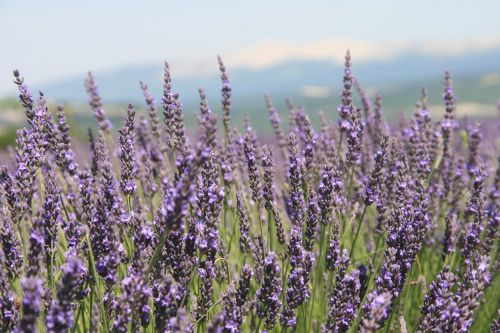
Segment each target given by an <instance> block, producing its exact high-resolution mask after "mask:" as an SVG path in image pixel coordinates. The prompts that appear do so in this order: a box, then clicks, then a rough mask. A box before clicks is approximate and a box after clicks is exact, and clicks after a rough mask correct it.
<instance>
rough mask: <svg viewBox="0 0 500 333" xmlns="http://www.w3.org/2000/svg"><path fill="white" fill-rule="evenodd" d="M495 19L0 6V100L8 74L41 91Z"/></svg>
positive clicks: (270, 7)
mask: <svg viewBox="0 0 500 333" xmlns="http://www.w3.org/2000/svg"><path fill="white" fill-rule="evenodd" d="M499 19H500V1H498V0H491V1H486V0H482V1H481V0H476V1H457V0H455V1H452V0H446V1H445V0H441V1H440V0H434V1H422V0H421V1H402V0H399V1H398V0H379V1H326V0H325V1H296V0H288V1H270V0H267V1H265V0H253V1H229V0H213V1H201V0H200V1H124V0H121V1H117V0H116V1H115V0H113V1H109V0H108V1H103V0H101V1H98V0H92V1H78V2H77V1H63V0H60V1H54V0H47V1H36V0H23V1H13V0H10V1H9V0H0V37H1V41H2V48H1V55H0V95H4V94H5V93H8V92H9V91H12V84H11V82H12V76H11V70H12V69H13V68H19V69H20V70H21V72H22V73H23V75H24V76H25V77H26V78H27V82H28V83H30V82H31V83H39V82H44V81H47V80H53V79H57V78H61V77H64V76H67V75H75V74H76V75H79V74H82V75H83V73H85V71H86V70H88V69H92V70H95V71H99V70H105V69H108V68H113V67H120V66H123V65H128V64H142V63H151V62H161V61H162V60H163V59H173V60H175V59H180V60H190V59H205V58H214V57H215V55H216V54H219V53H220V54H222V55H224V54H228V53H234V52H236V51H238V50H241V49H245V48H248V47H251V46H252V45H258V44H259V43H263V42H273V41H280V42H284V43H291V44H294V43H296V44H298V45H307V43H315V42H318V41H325V40H330V39H344V40H347V41H350V40H353V41H359V40H362V41H369V42H373V43H379V44H382V45H384V44H385V43H389V44H388V45H392V44H390V43H391V42H394V41H398V42H405V43H409V44H412V45H418V44H421V43H425V42H426V41H427V40H434V41H436V40H437V41H448V40H453V41H461V40H465V39H469V40H474V39H476V38H481V37H484V36H497V37H500V25H499V22H500V21H499ZM347 44H349V43H348V42H347ZM342 45H344V44H342ZM254 51H255V48H254ZM262 52H263V54H262V55H261V56H262V57H264V58H265V57H266V54H265V52H266V49H265V48H263V50H262ZM242 57H243V58H244V54H243V55H239V63H244V61H242V60H241V58H242ZM249 57H250V55H249ZM249 61H251V59H249Z"/></svg>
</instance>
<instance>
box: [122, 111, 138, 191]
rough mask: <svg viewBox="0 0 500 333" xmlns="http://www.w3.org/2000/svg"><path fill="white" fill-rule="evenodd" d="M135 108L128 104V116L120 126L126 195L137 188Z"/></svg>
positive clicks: (123, 183) (123, 180) (123, 187)
mask: <svg viewBox="0 0 500 333" xmlns="http://www.w3.org/2000/svg"><path fill="white" fill-rule="evenodd" d="M134 126H135V110H134V108H133V107H132V105H130V104H129V105H128V109H127V116H126V118H125V120H124V123H123V126H122V128H120V130H119V132H120V163H121V169H120V170H121V181H120V188H121V190H122V192H123V193H124V194H125V195H132V194H134V193H135V191H136V190H137V185H136V183H135V176H136V173H137V169H136V160H135V135H134Z"/></svg>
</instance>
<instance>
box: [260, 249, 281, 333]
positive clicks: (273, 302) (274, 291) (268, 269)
mask: <svg viewBox="0 0 500 333" xmlns="http://www.w3.org/2000/svg"><path fill="white" fill-rule="evenodd" d="M263 270H264V277H263V278H264V280H263V281H262V285H261V287H260V289H259V290H258V291H257V293H256V295H255V297H256V299H257V301H258V304H257V315H258V316H259V317H260V318H263V319H264V326H265V328H266V330H270V329H272V328H273V327H274V325H275V323H276V318H277V316H278V312H279V310H280V308H281V300H280V294H281V269H280V266H279V265H278V264H277V263H276V255H275V254H274V252H269V254H268V255H267V257H266V259H265V260H264V267H263Z"/></svg>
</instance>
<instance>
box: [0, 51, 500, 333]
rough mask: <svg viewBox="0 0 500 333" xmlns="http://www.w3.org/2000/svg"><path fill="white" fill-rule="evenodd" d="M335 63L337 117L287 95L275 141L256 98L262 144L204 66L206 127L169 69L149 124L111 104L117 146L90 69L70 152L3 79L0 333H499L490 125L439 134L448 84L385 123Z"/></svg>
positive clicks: (449, 128)
mask: <svg viewBox="0 0 500 333" xmlns="http://www.w3.org/2000/svg"><path fill="white" fill-rule="evenodd" d="M345 60H346V61H345V71H344V77H343V92H342V96H341V97H342V98H341V105H340V106H339V108H338V113H339V118H338V119H339V120H338V123H337V124H335V123H332V122H330V121H328V120H326V117H324V116H322V117H321V128H320V129H319V130H316V129H315V128H314V127H313V126H312V124H311V121H310V120H309V117H308V115H307V114H306V112H305V109H304V107H302V106H300V107H296V106H294V105H293V103H292V102H291V101H288V106H289V115H290V126H289V130H288V134H286V132H285V129H283V128H282V125H281V119H280V115H279V113H278V111H277V109H276V108H275V107H274V105H273V103H272V101H271V99H270V98H269V97H267V96H266V98H265V101H266V104H267V106H268V108H269V118H270V122H271V125H272V128H273V130H274V133H275V136H276V139H275V141H274V143H275V144H272V145H262V144H261V143H260V142H259V140H260V139H261V138H259V137H258V136H257V134H256V132H255V131H254V129H252V127H251V125H250V120H248V119H247V120H246V122H245V128H244V131H243V133H242V132H240V131H238V130H237V128H236V127H234V126H233V124H232V123H231V92H232V87H231V83H230V80H229V76H228V74H227V72H226V69H225V67H224V65H223V63H222V61H221V59H220V58H219V67H220V71H221V79H222V88H221V94H222V101H221V102H222V112H223V114H222V124H223V126H222V127H221V128H222V130H223V134H219V133H218V126H217V117H216V116H215V114H214V112H213V111H212V109H211V107H210V105H209V103H208V101H207V96H206V94H205V92H204V91H203V90H201V89H200V91H199V93H200V115H199V118H198V119H199V127H198V129H197V131H196V136H195V140H192V141H194V142H190V140H189V139H190V138H192V136H188V135H187V131H186V128H185V126H184V120H183V119H184V115H183V106H182V103H181V101H180V97H179V95H178V94H177V93H176V92H175V91H174V90H173V89H174V87H173V85H172V82H171V78H170V70H169V66H168V64H165V75H164V91H163V96H162V98H161V103H160V104H161V108H162V109H163V122H162V121H161V116H160V114H159V112H158V106H157V104H156V102H155V98H154V97H153V95H152V94H151V93H150V92H149V90H148V86H147V85H146V84H145V83H142V82H141V84H140V87H141V89H142V91H143V93H144V98H145V105H146V111H147V112H146V113H145V114H144V115H140V116H139V119H138V120H137V119H136V114H137V113H136V111H135V108H134V107H133V106H132V105H129V106H128V108H127V111H126V113H125V115H124V117H123V124H122V126H121V128H120V129H119V130H118V135H119V139H118V140H117V142H115V141H113V140H112V135H113V133H114V132H113V131H112V125H111V122H110V121H109V119H108V118H107V117H106V113H105V110H104V106H103V102H102V99H101V96H100V95H99V91H98V87H97V85H96V82H95V80H94V78H93V76H92V74H90V73H89V75H88V77H87V79H86V81H85V87H86V90H87V92H88V94H89V98H90V106H91V108H92V110H93V112H94V114H95V117H96V119H97V123H98V130H97V132H95V131H93V130H89V147H90V156H89V158H85V157H83V156H82V157H81V158H78V159H77V158H76V155H75V153H74V151H73V147H72V142H71V138H70V135H69V126H68V124H67V122H66V118H65V113H64V109H63V107H62V106H59V107H58V108H57V112H56V113H55V114H54V115H53V114H52V113H51V112H50V111H49V108H48V106H47V103H46V99H45V96H44V95H43V94H41V93H40V95H39V96H38V97H36V98H35V97H33V96H32V94H31V93H30V90H29V89H28V87H27V86H26V85H25V83H24V80H23V78H22V77H21V76H20V74H19V72H17V71H15V72H14V75H15V81H14V82H15V84H16V85H17V86H18V88H19V92H20V95H19V98H20V101H21V104H22V106H23V108H24V110H25V113H26V118H27V126H26V127H25V128H23V129H20V130H19V131H18V132H17V145H16V147H15V150H13V151H12V159H11V165H8V166H3V167H1V169H0V200H1V210H0V219H1V224H0V325H1V329H0V330H1V331H2V332H3V331H14V332H35V331H47V332H87V331H89V332H97V331H99V332H101V331H102V332H110V331H112V332H138V331H144V332H193V331H196V332H205V331H207V332H240V331H244V332H259V331H262V332H264V331H265V332H270V331H273V332H286V331H288V332H312V331H314V332H318V331H323V332H348V331H349V332H358V331H360V332H375V331H376V330H378V329H382V328H385V329H386V331H394V332H397V331H399V332H407V331H416V332H467V331H469V330H471V329H474V330H476V331H477V332H485V331H487V330H489V329H490V327H491V330H492V331H493V332H498V331H499V325H498V322H499V318H498V314H496V310H497V307H498V303H497V301H498V298H499V297H500V294H499V290H500V289H499V288H500V283H499V279H498V271H499V266H498V258H497V255H498V243H499V242H498V239H499V238H498V224H499V221H500V215H499V205H500V169H499V168H498V166H497V164H498V161H497V159H500V155H499V152H498V147H497V148H496V151H494V148H491V146H492V145H491V144H490V149H488V150H486V149H484V147H483V146H484V144H482V140H483V134H484V135H490V137H489V139H492V140H493V141H495V140H496V139H498V132H496V133H497V134H496V135H495V134H493V135H491V133H485V132H483V131H482V130H481V128H480V127H479V125H473V126H469V125H464V124H460V123H459V122H458V121H457V119H456V111H455V108H456V103H455V92H454V89H453V85H452V81H451V76H450V74H449V73H448V72H447V73H446V75H445V92H444V95H443V98H444V103H445V113H444V117H443V119H442V120H440V121H437V122H435V121H433V120H431V118H430V115H429V110H428V108H427V105H426V96H427V93H426V92H425V91H423V93H422V98H421V100H420V101H419V102H418V103H417V106H416V111H415V114H414V116H413V117H412V118H411V119H408V120H407V121H405V122H403V123H402V124H401V125H400V127H399V128H395V127H394V126H388V125H387V123H386V122H385V120H384V117H383V112H382V107H381V98H380V96H377V97H376V100H375V103H374V104H372V102H371V100H370V97H369V96H368V94H367V93H366V92H365V91H364V90H363V88H362V87H361V85H360V83H359V81H358V80H357V79H355V78H354V77H353V73H352V69H351V56H350V54H349V53H347V55H346V58H345ZM354 87H355V88H357V91H358V93H359V97H360V98H359V100H360V105H361V107H357V106H356V105H355V104H354V98H353V88H354ZM498 130H499V131H500V128H498ZM458 133H461V134H462V139H463V140H462V141H460V140H458V139H459V136H458ZM193 137H194V136H193ZM459 141H460V142H459ZM80 150H81V149H80ZM275 168H276V170H275ZM495 168H496V172H495ZM275 171H276V172H275ZM481 307H482V309H483V310H484V314H483V312H482V313H481V315H480V316H478V311H482V310H479V309H480V308H481ZM490 325H491V326H490Z"/></svg>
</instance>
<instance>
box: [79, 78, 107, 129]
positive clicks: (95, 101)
mask: <svg viewBox="0 0 500 333" xmlns="http://www.w3.org/2000/svg"><path fill="white" fill-rule="evenodd" d="M85 89H86V90H87V94H88V95H89V98H90V101H89V104H90V107H91V108H92V111H94V116H95V118H96V119H97V123H98V124H99V128H100V129H101V130H102V131H104V132H106V133H109V131H111V128H112V127H113V126H112V125H111V122H110V121H109V119H108V118H107V117H106V115H105V114H104V109H103V104H102V100H101V96H100V95H99V90H98V88H97V84H96V83H95V81H94V76H93V75H92V72H88V75H87V78H86V79H85Z"/></svg>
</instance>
